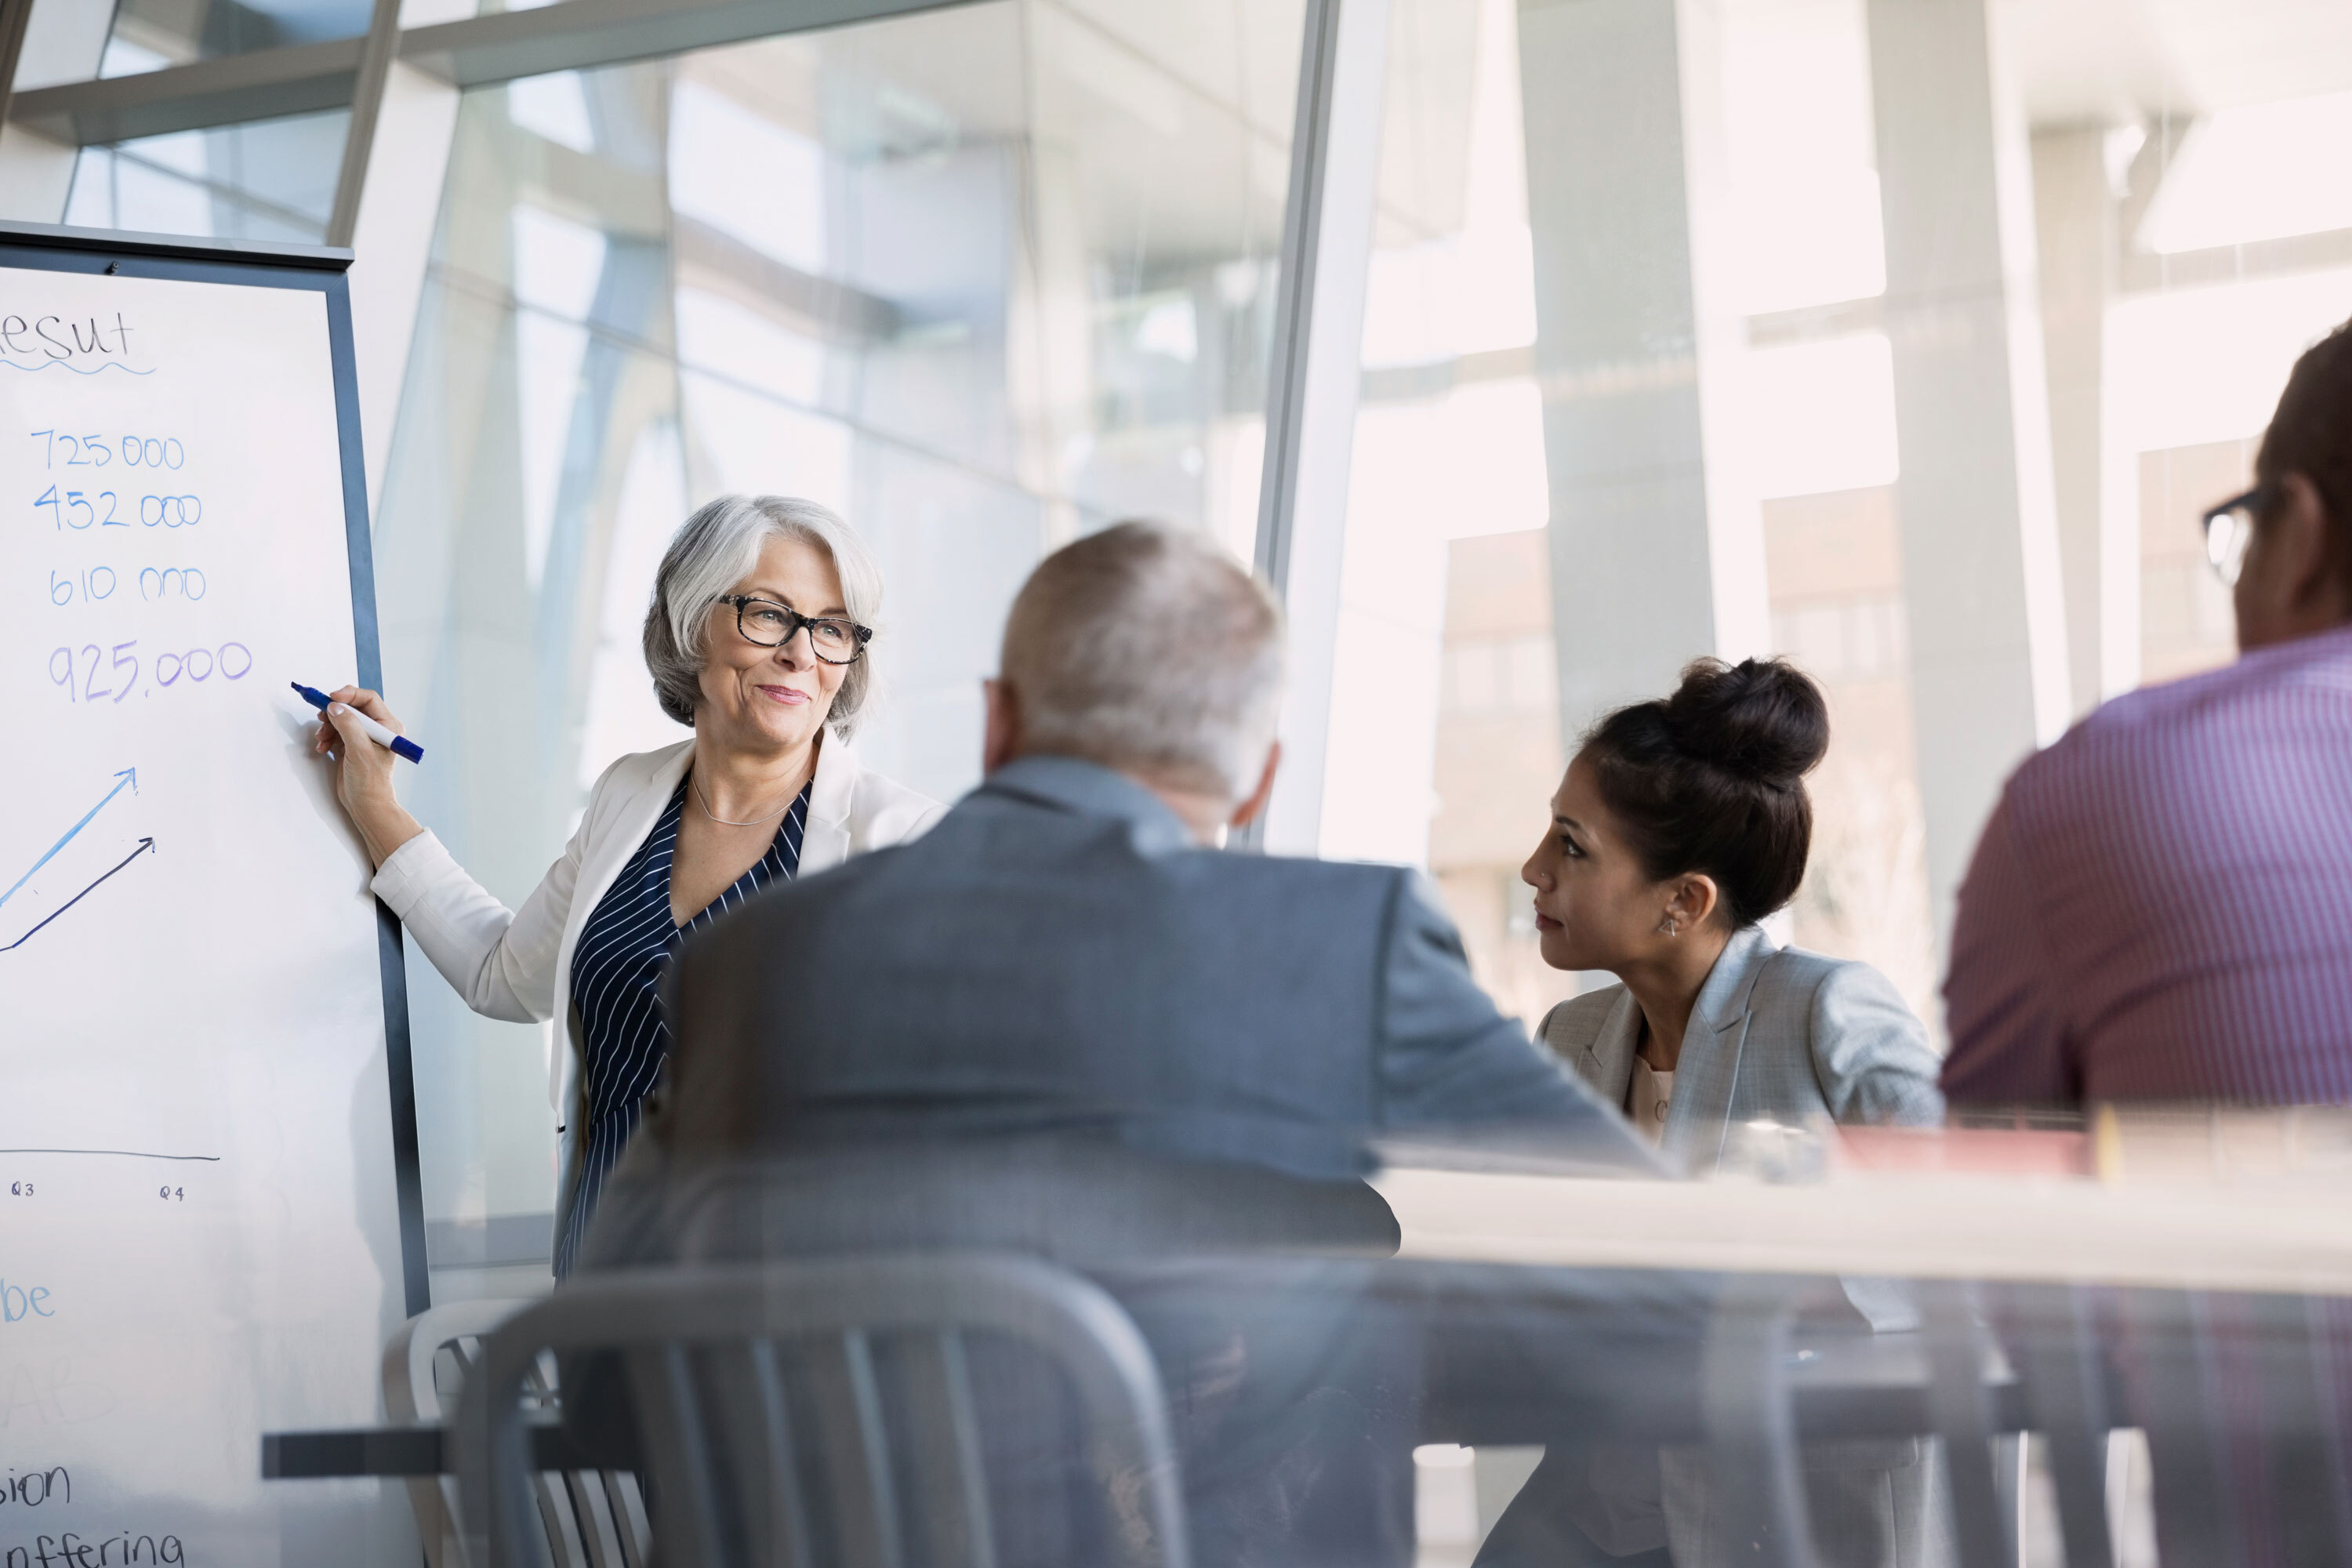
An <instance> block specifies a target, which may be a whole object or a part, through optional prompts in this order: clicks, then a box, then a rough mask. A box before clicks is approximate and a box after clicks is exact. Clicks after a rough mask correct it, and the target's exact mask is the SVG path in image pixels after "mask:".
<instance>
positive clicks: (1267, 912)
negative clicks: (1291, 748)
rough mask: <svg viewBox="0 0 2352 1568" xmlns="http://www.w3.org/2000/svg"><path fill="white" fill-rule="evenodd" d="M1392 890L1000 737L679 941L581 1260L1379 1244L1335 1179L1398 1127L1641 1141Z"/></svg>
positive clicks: (1375, 1224) (1374, 1221)
mask: <svg viewBox="0 0 2352 1568" xmlns="http://www.w3.org/2000/svg"><path fill="white" fill-rule="evenodd" d="M1423 888H1424V881H1423V879H1421V878H1419V877H1418V876H1417V875H1416V874H1415V873H1413V872H1411V871H1408V870H1405V869H1402V868H1397V867H1382V866H1364V865H1339V864H1331V863H1326V862H1321V861H1312V860H1290V859H1278V858H1269V857H1264V856H1255V855H1233V854H1224V853H1220V852H1216V851H1212V850H1204V849H1202V848H1201V847H1198V846H1197V845H1196V844H1194V843H1193V841H1192V838H1191V837H1190V836H1189V835H1188V834H1187V832H1186V831H1185V829H1184V827H1183V826H1182V824H1181V822H1179V821H1178V819H1177V818H1176V816H1174V814H1172V813H1171V811H1170V810H1169V809H1168V807H1167V806H1166V805H1164V804H1162V803H1161V802H1160V800H1159V798H1158V797H1157V796H1155V795H1152V794H1150V792H1149V791H1148V790H1145V789H1143V788H1142V787H1141V786H1139V785H1138V784H1134V783H1133V782H1131V781H1129V780H1128V779H1126V778H1124V777H1122V776H1120V775H1119V774H1118V773H1112V772H1110V771H1109V770H1108V769H1104V768H1100V767H1097V766H1094V765H1093V764H1091V763H1083V762H1078V761H1076V760H1073V759H1067V758H1058V757H1033V758H1026V759H1024V760H1022V761H1020V762H1017V763H1013V764H1012V765H1010V766H1008V767H1005V768H1003V769H1001V770H1000V771H999V772H997V773H995V774H993V775H992V777H991V778H990V779H989V780H988V782H987V783H986V784H982V786H981V787H980V788H979V789H977V790H975V791H973V792H972V794H971V795H968V796H966V797H965V798H964V800H962V801H961V802H960V803H959V804H958V805H956V806H955V808H954V809H953V810H951V811H950V812H949V813H948V815H947V816H945V817H944V818H942V819H941V820H940V823H939V825H938V826H935V827H934V828H932V829H931V831H930V832H929V834H927V835H926V836H924V837H922V838H920V839H919V840H917V841H915V842H914V843H912V844H910V845H907V846H903V847H897V848H889V849H883V850H878V851H876V852H874V853H872V854H868V855H866V856H862V857H860V858H856V859H854V860H852V861H850V862H848V863H847V864H845V865H844V866H842V867H840V868H836V869H835V870H832V871H828V872H826V873H825V874H824V875H823V876H818V877H812V878H810V879H807V880H806V881H803V882H798V883H794V884H792V885H789V886H786V887H782V888H778V889H772V890H771V891H769V892H768V893H766V894H763V895H762V896H761V897H760V898H758V899H755V900H751V902H750V903H748V904H746V905H745V906H744V907H743V908H742V909H741V910H738V911H737V912H736V913H734V914H732V915H730V916H729V917H728V918H727V919H726V920H724V921H719V922H717V923H716V924H715V925H714V926H713V927H712V928H711V929H710V930H709V931H707V932H705V933H704V934H703V935H701V936H699V937H698V938H696V939H695V940H694V941H692V942H688V944H687V946H686V947H685V949H684V951H683V952H681V953H680V954H679V956H678V958H677V961H676V962H675V963H673V964H672V966H671V969H670V973H669V976H668V983H667V1008H668V1012H669V1017H670V1022H671V1032H672V1039H673V1044H672V1047H671V1052H670V1058H669V1064H668V1067H667V1080H666V1083H665V1086H664V1088H663V1089H662V1090H661V1092H660V1100H659V1104H658V1105H657V1107H656V1109H655V1110H654V1111H653V1112H652V1113H651V1114H650V1115H649V1117H648V1119H647V1121H646V1124H645V1129H644V1131H642V1132H641V1133H640V1134H639V1136H638V1137H637V1138H636V1139H635V1142H633V1143H632V1145H631V1147H630V1150H629V1152H628V1154H627V1155H626V1156H625V1159H624V1161H623V1163H622V1165H621V1167H620V1168H619V1169H618V1170H617V1171H616V1172H615V1173H614V1180H613V1183H612V1184H610V1185H608V1186H607V1188H606V1192H605V1196H604V1213H603V1214H602V1215H599V1217H598V1220H597V1222H596V1227H595V1232H594V1233H592V1236H591V1237H590V1240H589V1242H588V1245H587V1247H586V1248H585V1249H584V1253H583V1264H588V1265H593V1264H595V1263H598V1262H625V1261H655V1260H657V1259H658V1258H662V1257H665V1256H677V1252H678V1249H680V1248H687V1247H691V1248H692V1249H694V1250H695V1251H697V1252H698V1253H699V1255H700V1256H703V1257H706V1258H707V1257H710V1256H712V1255H713V1254H715V1253H723V1252H730V1251H732V1252H740V1251H742V1250H746V1249H750V1248H752V1247H757V1248H759V1249H760V1250H762V1251H767V1252H771V1253H772V1252H774V1251H777V1250H780V1249H781V1250H789V1251H807V1250H834V1249H840V1248H853V1247H854V1248H873V1247H889V1246H926V1245H939V1244H955V1243H961V1244H964V1245H989V1246H1003V1247H1024V1248H1032V1249H1041V1250H1045V1251H1047V1252H1049V1253H1051V1254H1053V1255H1055V1256H1059V1257H1063V1258H1069V1259H1071V1260H1072V1261H1083V1260H1087V1259H1088V1258H1102V1257H1105V1256H1122V1255H1124V1256H1133V1255H1135V1254H1137V1253H1145V1254H1149V1253H1153V1252H1158V1251H1165V1250H1171V1249H1180V1248H1181V1249H1199V1248H1208V1249H1220V1248H1226V1247H1251V1246H1266V1245H1271V1246H1278V1247H1300V1246H1316V1245H1325V1246H1343V1247H1370V1248H1372V1249H1374V1250H1380V1249H1383V1248H1386V1247H1393V1245H1394V1241H1395V1231H1394V1222H1393V1220H1392V1219H1391V1218H1390V1217H1389V1215H1388V1212H1387V1208H1386V1206H1385V1205H1383V1204H1381V1202H1380V1200H1379V1198H1378V1197H1377V1195H1376V1194H1372V1193H1371V1191H1370V1189H1369V1188H1368V1187H1365V1186H1364V1185H1363V1184H1361V1181H1360V1178H1361V1176H1362V1175H1363V1174H1364V1173H1367V1172H1368V1171H1370V1169H1371V1168H1372V1167H1373V1165H1374V1163H1375V1154H1374V1152H1373V1145H1374V1142H1375V1140H1377V1139H1379V1138H1381V1137H1383V1136H1388V1135H1398V1134H1404V1135H1409V1136H1411V1137H1412V1139H1413V1140H1414V1141H1415V1142H1429V1141H1431V1140H1433V1139H1447V1138H1452V1139H1460V1140H1469V1141H1472V1142H1481V1143H1489V1144H1495V1143H1499V1144H1507V1145H1508V1146H1509V1147H1510V1148H1511V1150H1512V1151H1513V1152H1518V1153H1527V1152H1547V1153H1549V1154H1552V1155H1555V1156H1559V1157H1562V1158H1565V1159H1566V1160H1568V1161H1570V1163H1582V1164H1584V1165H1586V1166H1588V1167H1591V1168H1596V1169H1601V1170H1614V1171H1619V1172H1624V1173H1642V1174H1662V1173H1664V1167H1663V1165H1662V1164H1661V1163H1659V1162H1658V1161H1657V1160H1656V1159H1655V1158H1654V1155H1653V1154H1652V1153H1651V1152H1650V1151H1649V1150H1648V1149H1647V1148H1646V1147H1644V1146H1643V1144H1642V1142H1641V1141H1640V1140H1639V1139H1638V1138H1637V1137H1635V1135H1634V1134H1633V1131H1632V1130H1631V1129H1630V1128H1629V1127H1628V1126H1627V1125H1626V1123H1625V1122H1624V1121H1623V1119H1622V1117H1621V1116H1619V1115H1618V1114H1617V1112H1616V1111H1615V1110H1613V1109H1612V1108H1611V1107H1610V1106H1607V1105H1604V1104H1603V1103H1601V1100H1599V1099H1598V1098H1597V1097H1596V1096H1595V1095H1594V1094H1593V1093H1592V1091H1591V1089H1588V1088H1586V1087H1585V1085H1584V1083H1583V1082H1582V1081H1581V1080H1580V1079H1578V1078H1577V1077H1576V1076H1575V1075H1573V1074H1572V1073H1569V1072H1566V1071H1563V1070H1562V1068H1561V1067H1560V1065H1559V1063H1558V1062H1556V1061H1554V1060H1553V1059H1551V1058H1550V1057H1549V1055H1548V1054H1547V1053H1545V1052H1543V1051H1541V1050H1539V1049H1538V1048H1537V1047H1535V1046H1534V1045H1533V1044H1531V1043H1530V1042H1529V1040H1528V1037H1527V1036H1526V1034H1525V1033H1524V1032H1523V1031H1522V1029H1521V1027H1520V1026H1519V1025H1517V1023H1515V1022H1513V1021H1512V1020H1510V1019H1507V1018H1505V1017H1503V1016H1501V1015H1499V1014H1498V1013H1496V1010H1495V1007H1494V1005H1493V1003H1492V1002H1491V1001H1489V1000H1488V999H1487V997H1486V994H1485V993H1484V992H1483V991H1481V990H1480V989H1479V988H1478V986H1477V985H1476V984H1475V982H1474V981H1473V980H1472V979H1471V976H1470V972H1469V969H1468V967H1467V966H1466V965H1465V963H1464V960H1463V955H1462V950H1461V944H1460V942H1459V940H1458V938H1457V937H1456V935H1455V932H1454V927H1453V925H1452V923H1451V922H1450V921H1447V920H1446V918H1445V917H1444V914H1443V913H1441V912H1440V911H1439V910H1437V909H1436V907H1435V906H1434V904H1433V901H1432V900H1430V899H1429V897H1428V896H1427V895H1426V893H1425V892H1424V890H1423ZM695 1192H699V1193H700V1194H702V1197H701V1200H700V1201H699V1202H698V1203H697V1204H696V1205H695V1209H696V1212H695V1213H694V1214H693V1215H691V1216H689V1215H687V1214H684V1213H682V1212H681V1211H680V1208H679V1206H678V1205H679V1204H680V1203H681V1202H682V1201H684V1198H685V1195H686V1194H689V1193H695ZM713 1205H717V1206H718V1207H719V1208H720V1209H723V1210H731V1212H732V1213H733V1215H735V1218H734V1219H732V1220H730V1221H727V1222H725V1223H716V1222H714V1221H713V1220H712V1219H711V1217H710V1214H711V1211H712V1206H713ZM747 1227H748V1228H747ZM754 1232H756V1235H755V1234H753V1233H754Z"/></svg>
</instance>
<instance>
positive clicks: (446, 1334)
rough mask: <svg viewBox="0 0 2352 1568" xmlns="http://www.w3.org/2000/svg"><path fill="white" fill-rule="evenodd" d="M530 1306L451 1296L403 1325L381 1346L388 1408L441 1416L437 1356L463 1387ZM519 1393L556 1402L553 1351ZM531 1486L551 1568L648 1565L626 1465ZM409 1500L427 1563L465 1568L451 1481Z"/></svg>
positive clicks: (647, 1544) (645, 1526) (429, 1422)
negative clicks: (489, 1347) (554, 1567)
mask: <svg viewBox="0 0 2352 1568" xmlns="http://www.w3.org/2000/svg"><path fill="white" fill-rule="evenodd" d="M530 1305H531V1299H525V1300H481V1301H457V1302H453V1303H451V1304H450V1305H448V1306H446V1307H434V1308H430V1309H428V1310H425V1311H423V1312H419V1313H418V1314H417V1315H416V1316H415V1317H413V1318H411V1319H409V1320H408V1321H406V1322H405V1323H403V1324H402V1325H401V1326H400V1329H399V1331H397V1332H395V1333H394V1335H393V1337H392V1339H391V1342H389V1343H387V1344H386V1345H385V1346H384V1352H383V1403H384V1409H385V1412H386V1413H387V1414H388V1415H391V1416H392V1417H393V1418H394V1420H398V1421H408V1422H413V1423H415V1424H416V1425H418V1426H440V1425H442V1424H443V1423H444V1422H446V1421H447V1420H448V1418H449V1416H450V1415H451V1414H452V1412H451V1411H450V1409H449V1407H448V1402H447V1401H446V1399H445V1398H444V1396H443V1394H442V1388H441V1379H440V1376H439V1369H440V1366H441V1364H442V1363H443V1358H445V1357H446V1358H447V1360H448V1362H449V1363H451V1364H452V1365H453V1366H454V1368H455V1370H456V1372H457V1377H458V1381H459V1386H460V1388H463V1387H466V1386H468V1385H470V1384H472V1382H473V1381H474V1378H475V1376H476V1373H477V1372H478V1368H479V1366H480V1363H481V1358H482V1347H483V1344H484V1342H485V1341H487V1340H488V1338H489V1336H490V1335H491V1334H492V1333H494V1332H495V1331H497V1330H498V1329H499V1326H500V1325H502V1324H504V1323H506V1322H508V1321H510V1320H511V1319H512V1318H514V1316H515V1315H516V1314H517V1313H519V1312H520V1311H523V1310H526V1309H528V1308H529V1307H530ZM524 1398H525V1400H526V1401H527V1402H528V1403H529V1404H530V1406H532V1407H533V1408H536V1409H540V1410H552V1409H554V1408H555V1407H556V1404H557V1398H556V1386H555V1365H554V1362H553V1359H552V1358H551V1357H546V1358H541V1361H540V1363H538V1364H537V1365H535V1366H534V1367H532V1368H531V1370H530V1373H528V1374H527V1376H526V1378H525V1381H524ZM530 1489H531V1500H532V1502H533V1503H534V1504H535V1505H536V1507H537V1510H538V1514H539V1520H540V1523H541V1527H542V1529H543V1530H544V1531H545V1532H546V1539H547V1545H548V1549H549V1552H550V1553H551V1556H552V1557H553V1559H554V1561H555V1563H557V1564H558V1568H646V1563H647V1562H648V1557H649V1553H650V1552H651V1550H652V1546H653V1531H652V1528H651V1525H650V1524H649V1522H648V1521H647V1520H646V1504H645V1497H644V1494H643V1492H642V1491H641V1490H640V1489H638V1486H637V1479H636V1477H635V1476H633V1475H631V1474H629V1473H628V1472H626V1471H625V1470H573V1471H569V1472H561V1473H559V1472H541V1473H536V1474H533V1475H532V1476H531V1478H530ZM408 1501H409V1506H410V1508H411V1509H412V1510H414V1511H415V1515H416V1532H417V1534H418V1535H419V1536H420V1537H421V1538H422V1540H423V1542H424V1546H425V1562H426V1563H427V1564H428V1568H472V1565H473V1564H475V1563H479V1562H480V1560H481V1559H480V1557H479V1555H478V1554H475V1555H471V1556H469V1555H468V1554H467V1545H466V1539H465V1535H464V1532H463V1531H462V1530H461V1528H460V1525H459V1521H460V1519H461V1518H462V1517H463V1515H462V1510H461V1507H460V1499H459V1496H458V1488H457V1481H456V1479H454V1478H450V1477H446V1476H443V1477H417V1478H414V1479H411V1480H410V1481H409V1482H408Z"/></svg>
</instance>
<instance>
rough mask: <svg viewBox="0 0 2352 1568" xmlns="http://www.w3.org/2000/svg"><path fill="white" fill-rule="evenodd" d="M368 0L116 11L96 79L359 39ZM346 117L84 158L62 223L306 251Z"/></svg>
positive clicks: (247, 0)
mask: <svg viewBox="0 0 2352 1568" xmlns="http://www.w3.org/2000/svg"><path fill="white" fill-rule="evenodd" d="M371 9H372V7H371V5H370V3H369V0H121V3H120V4H118V5H115V6H114V7H113V16H112V19H111V22H110V25H108V26H107V27H106V34H105V38H106V41H105V47H104V52H103V53H102V55H101V56H100V58H99V61H98V71H97V74H98V75H99V76H100V77H101V78H104V77H122V76H136V75H139V74H141V73H142V72H146V71H152V70H161V69H163V68H165V67H168V66H184V65H192V64H194V63H195V62H197V61H200V60H207V59H215V58H220V57H222V56H226V55H241V54H251V53H257V52H259V51H262V50H268V49H274V48H281V47H287V46H289V45H299V44H313V43H321V42H325V41H328V40H331V39H336V38H348V37H355V36H357V35H359V34H361V33H364V32H365V31H367V26H368V17H369V14H370V11H371ZM351 118H352V117H351V113H350V111H349V110H342V109H335V110H325V111H323V112H320V113H316V114H291V115H286V116H283V117H281V118H278V119H274V120H264V121H251V122H248V123H246V124H242V125H230V126H222V127H218V128H215V129H212V130H206V131H184V132H173V133H171V134H169V135H162V136H144V137H140V138H138V139H136V140H133V141H128V142H114V143H111V144H109V145H102V146H94V147H85V148H83V149H81V151H80V153H79V155H77V156H76V157H75V159H74V168H73V179H72V184H71V186H70V189H69V192H68V196H67V199H66V208H65V215H64V221H65V222H67V223H68V224H73V225H75V226H80V227H86V228H125V229H131V230H134V231H143V232H147V233H153V234H194V235H206V236H211V237H217V238H222V239H251V240H263V241H274V242H278V243H286V244H296V245H316V244H318V243H320V240H321V239H322V238H324V237H325V235H326V231H327V220H328V217H329V216H330V215H331V213H332V211H333V210H334V205H335V178H336V175H337V174H338V173H339V172H340V170H341V163H342V156H343V140H344V136H345V133H346V132H348V130H349V129H350V126H351Z"/></svg>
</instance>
